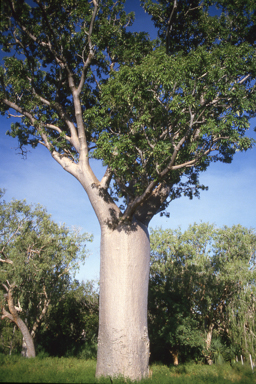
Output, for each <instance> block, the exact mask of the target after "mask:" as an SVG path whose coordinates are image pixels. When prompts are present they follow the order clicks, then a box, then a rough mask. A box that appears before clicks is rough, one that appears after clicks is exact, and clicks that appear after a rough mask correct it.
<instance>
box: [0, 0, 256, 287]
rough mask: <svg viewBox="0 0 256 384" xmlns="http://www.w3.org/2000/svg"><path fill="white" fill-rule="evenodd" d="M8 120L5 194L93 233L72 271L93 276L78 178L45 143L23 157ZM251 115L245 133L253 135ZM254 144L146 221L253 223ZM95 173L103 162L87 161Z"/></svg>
mask: <svg viewBox="0 0 256 384" xmlns="http://www.w3.org/2000/svg"><path fill="white" fill-rule="evenodd" d="M137 4H138V0H128V4H127V10H128V11H131V10H133V9H135V8H136V14H137V21H136V23H135V25H134V26H133V28H132V29H133V30H137V31H143V30H146V31H148V32H150V34H151V36H152V37H154V36H155V31H154V30H153V28H152V24H151V23H150V19H149V18H148V17H147V15H146V14H145V13H144V11H143V10H142V9H137V8H138V7H137ZM9 126H10V120H7V119H6V118H5V117H2V116H0V164H1V166H0V188H5V189H6V190H7V191H6V194H5V200H6V201H10V200H11V199H12V198H15V199H21V200H23V199H26V201H27V202H28V203H31V204H36V203H40V204H41V205H43V206H44V207H46V209H47V211H48V212H49V213H50V214H51V215H52V218H53V220H54V221H56V222H57V223H66V225H67V226H69V227H72V226H77V227H80V228H81V229H82V230H83V231H86V232H89V233H92V234H93V235H94V241H93V243H91V244H90V243H89V244H88V248H89V249H90V253H91V255H90V256H89V258H88V259H87V260H86V263H85V265H84V266H82V267H81V268H80V272H79V273H78V275H77V278H78V279H79V280H87V279H98V278H99V265H100V226H99V224H98V221H97V218H96V216H95V214H94V212H93V209H92V208H91V206H90V203H89V200H88V198H87V196H86V194H85V192H84V190H83V188H82V186H81V185H80V184H79V182H78V181H77V180H76V179H75V178H74V177H73V176H71V175H70V174H68V173H67V172H65V171H64V170H63V169H62V168H61V167H60V166H59V165H58V164H57V163H56V162H55V161H54V160H53V159H52V158H51V155H50V154H49V153H48V151H47V150H46V149H45V148H37V149H35V150H33V149H30V151H31V152H29V153H28V156H27V159H26V160H23V159H22V158H21V156H20V155H18V154H17V151H15V147H17V141H16V139H13V138H10V137H9V136H6V135H5V132H6V131H7V129H8V128H9ZM255 126H256V119H253V120H252V121H251V129H250V131H249V133H248V134H249V136H252V137H254V138H255V139H256V133H255V132H254V131H253V128H254V127H255ZM255 164H256V148H254V149H253V150H250V151H247V152H245V153H237V154H236V156H235V157H234V160H233V162H232V163H231V164H221V163H214V164H211V165H210V167H209V168H208V170H207V171H206V172H204V173H202V174H201V177H200V182H201V183H203V184H205V185H208V186H209V190H208V191H203V192H202V193H201V197H200V199H197V198H195V199H193V200H189V199H188V198H187V197H182V198H180V199H177V200H176V201H173V202H172V203H171V204H170V206H169V207H168V209H167V211H168V212H170V218H166V217H160V216H159V215H157V216H156V217H155V218H153V220H152V221H151V223H150V227H152V228H156V227H157V226H162V228H164V229H165V228H173V229H175V228H177V227H178V226H180V227H181V229H182V230H185V229H186V228H187V226H188V225H189V224H193V223H194V222H197V223H199V222H200V221H202V222H209V223H215V224H216V225H217V226H224V225H228V226H232V225H234V224H242V225H243V226H246V227H252V228H256V204H255V196H256V167H255ZM92 166H93V169H94V170H95V172H96V174H97V176H98V177H100V176H101V175H102V174H103V168H102V166H101V164H100V162H98V161H95V160H94V161H93V163H92Z"/></svg>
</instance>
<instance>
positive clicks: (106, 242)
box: [96, 222, 150, 380]
mask: <svg viewBox="0 0 256 384" xmlns="http://www.w3.org/2000/svg"><path fill="white" fill-rule="evenodd" d="M149 262H150V245H149V235H148V231H147V228H146V227H144V226H143V225H141V224H139V223H137V222H134V223H133V224H132V225H130V226H127V225H122V226H119V228H118V229H115V230H111V229H110V228H109V227H107V226H104V227H103V228H102V239H101V268H100V309H99V335H98V356H97V370H96V376H97V377H100V376H108V377H116V376H119V375H121V376H124V377H126V378H129V379H131V380H140V379H142V378H144V377H147V376H148V362H149V339H148V328H147V299H148V281H149Z"/></svg>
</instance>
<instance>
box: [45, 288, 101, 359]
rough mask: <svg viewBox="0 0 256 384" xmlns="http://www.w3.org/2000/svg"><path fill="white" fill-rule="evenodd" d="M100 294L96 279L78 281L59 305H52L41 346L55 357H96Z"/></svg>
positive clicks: (46, 319)
mask: <svg viewBox="0 0 256 384" xmlns="http://www.w3.org/2000/svg"><path fill="white" fill-rule="evenodd" d="M98 325H99V294H98V290H97V286H95V282H93V281H87V282H86V283H84V282H82V283H79V282H78V281H74V282H73V283H72V284H71V286H70V287H69V288H68V290H67V291H66V293H65V295H63V296H62V298H61V299H60V300H59V301H58V303H57V304H56V305H50V306H49V311H48V313H47V316H46V317H45V319H44V321H43V323H41V327H40V329H39V332H38V337H37V342H38V344H39V345H40V348H41V349H42V350H43V351H44V352H47V353H48V354H50V355H52V356H78V357H82V358H86V359H88V358H96V353H97V332H98Z"/></svg>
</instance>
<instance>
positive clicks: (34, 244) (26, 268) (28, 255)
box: [0, 190, 91, 357]
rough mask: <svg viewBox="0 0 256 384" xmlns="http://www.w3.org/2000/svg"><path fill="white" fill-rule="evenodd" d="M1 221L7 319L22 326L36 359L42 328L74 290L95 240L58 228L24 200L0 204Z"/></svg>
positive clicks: (0, 279) (28, 351)
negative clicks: (78, 272) (76, 276)
mask: <svg viewBox="0 0 256 384" xmlns="http://www.w3.org/2000/svg"><path fill="white" fill-rule="evenodd" d="M0 197H1V190H0ZM0 217H1V222H0V283H1V288H2V289H1V292H0V293H1V295H0V299H1V312H2V319H9V320H11V321H12V322H14V323H15V324H16V325H17V327H18V328H19V329H20V331H21V333H22V335H23V340H24V347H25V348H24V349H25V350H24V352H25V355H26V356H27V357H35V347H34V339H36V335H37V331H38V327H39V326H40V325H41V323H42V322H43V321H44V320H45V316H46V315H47V311H48V310H49V306H50V305H53V306H54V305H56V304H57V303H58V301H59V300H61V298H62V296H63V295H64V294H65V293H66V292H67V289H68V288H69V287H70V285H71V278H72V274H74V272H75V271H76V270H77V268H78V266H79V262H83V261H84V259H85V256H86V249H85V242H86V241H90V240H91V236H89V235H88V234H79V233H78V231H70V230H68V229H67V228H66V227H65V226H64V225H62V226H59V225H57V224H56V223H54V222H53V221H52V220H51V219H50V215H48V214H47V213H46V211H45V210H44V209H43V208H42V207H40V206H37V207H35V208H34V209H33V208H32V207H31V206H29V205H27V204H26V203H25V201H18V200H15V201H11V202H10V203H6V202H5V201H3V202H2V201H0ZM15 303H16V304H17V305H15Z"/></svg>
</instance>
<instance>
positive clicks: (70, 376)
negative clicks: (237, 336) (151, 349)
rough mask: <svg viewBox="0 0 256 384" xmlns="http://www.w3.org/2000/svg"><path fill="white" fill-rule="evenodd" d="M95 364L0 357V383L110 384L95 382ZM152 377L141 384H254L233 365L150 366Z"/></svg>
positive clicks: (248, 372) (255, 380) (252, 376)
mask: <svg viewBox="0 0 256 384" xmlns="http://www.w3.org/2000/svg"><path fill="white" fill-rule="evenodd" d="M95 369H96V361H95V360H82V359H77V358H57V357H45V358H40V357H36V358H35V359H25V358H23V357H21V356H7V355H0V382H16V383H23V382H24V383H25V382H26V383H31V382H33V383H42V382H43V383H98V384H111V381H110V379H106V378H105V379H103V378H102V379H99V380H97V379H95ZM151 369H152V372H153V374H152V377H151V378H150V379H147V380H142V381H141V382H140V383H141V384H146V383H148V384H149V383H150V384H152V383H155V384H234V383H239V384H253V383H255V384H256V372H255V374H253V373H252V371H251V368H250V367H249V365H248V366H247V365H244V366H242V365H241V364H240V363H237V364H235V365H234V367H233V368H232V367H231V366H230V364H223V365H221V366H217V365H213V366H206V365H199V364H198V365H196V364H183V365H179V366H178V367H170V368H169V367H167V366H165V365H161V364H153V365H152V366H151ZM121 383H129V380H127V381H125V380H124V379H115V380H113V384H121Z"/></svg>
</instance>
